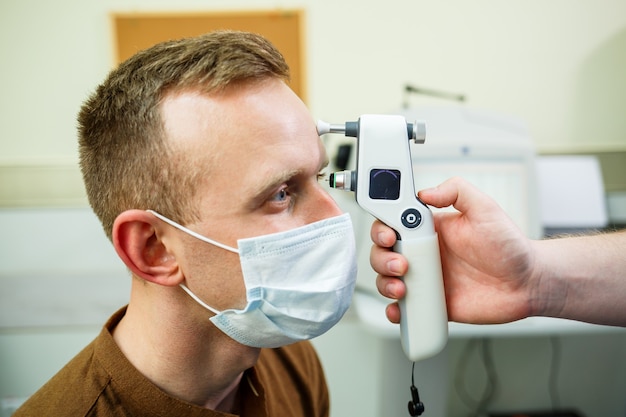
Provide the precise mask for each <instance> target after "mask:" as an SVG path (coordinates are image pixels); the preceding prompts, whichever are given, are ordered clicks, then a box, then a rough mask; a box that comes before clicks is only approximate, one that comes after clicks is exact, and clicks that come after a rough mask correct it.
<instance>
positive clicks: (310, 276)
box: [148, 210, 357, 348]
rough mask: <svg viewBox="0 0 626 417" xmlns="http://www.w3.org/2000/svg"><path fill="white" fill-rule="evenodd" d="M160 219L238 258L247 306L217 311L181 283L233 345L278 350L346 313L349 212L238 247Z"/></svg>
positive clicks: (351, 249)
mask: <svg viewBox="0 0 626 417" xmlns="http://www.w3.org/2000/svg"><path fill="white" fill-rule="evenodd" d="M148 211H149V212H150V213H152V214H154V215H155V216H157V217H158V218H160V219H161V220H163V221H165V222H167V223H169V224H170V225H172V226H174V227H176V228H178V229H179V230H182V231H183V232H185V233H188V234H189V235H191V236H194V237H196V238H198V239H200V240H202V241H204V242H207V243H210V244H212V245H215V246H218V247H220V248H223V249H225V250H229V251H231V252H235V253H238V254H239V259H240V262H241V270H242V272H243V280H244V283H245V286H246V299H247V305H246V307H245V308H244V309H241V310H238V309H227V310H223V311H219V310H217V309H214V308H213V307H211V306H209V305H207V304H206V303H205V302H203V301H202V300H201V299H200V298H199V297H197V296H196V295H195V294H194V293H193V292H191V290H189V288H187V287H186V286H185V285H184V284H181V285H180V286H181V287H182V288H183V289H184V290H185V291H186V292H187V293H188V294H189V295H190V296H191V297H192V298H193V299H194V300H196V301H197V302H198V303H199V304H200V305H202V306H203V307H204V308H206V309H207V310H209V311H211V312H213V313H215V316H213V317H211V318H210V320H211V322H213V324H215V326H217V327H218V328H219V329H220V330H222V331H223V332H224V333H226V334H227V335H228V336H230V337H231V338H232V339H234V340H236V341H237V342H239V343H241V344H244V345H247V346H252V347H268V348H272V347H278V346H284V345H288V344H290V343H294V342H297V341H300V340H308V339H312V338H314V337H317V336H319V335H321V334H323V333H325V332H326V331H327V330H329V329H330V328H331V327H333V326H334V325H335V324H337V322H338V321H339V320H340V319H341V317H342V316H343V315H344V313H345V312H346V311H347V310H348V307H349V306H350V302H351V299H352V294H353V292H354V286H355V283H356V272H357V271H356V269H357V268H356V249H355V242H354V234H353V231H352V222H351V221H350V216H349V214H347V213H346V214H343V215H340V216H337V217H332V218H329V219H325V220H321V221H318V222H315V223H311V224H308V225H306V226H302V227H298V228H295V229H292V230H288V231H286V232H279V233H273V234H269V235H263V236H257V237H252V238H247V239H239V240H238V241H237V247H238V249H235V248H232V247H230V246H227V245H224V244H221V243H219V242H216V241H214V240H211V239H209V238H207V237H204V236H202V235H200V234H198V233H196V232H194V231H192V230H189V229H187V228H186V227H184V226H181V225H180V224H178V223H176V222H174V221H172V220H170V219H168V218H166V217H164V216H162V215H160V214H158V213H156V212H154V211H152V210H148Z"/></svg>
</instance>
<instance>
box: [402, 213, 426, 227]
mask: <svg viewBox="0 0 626 417" xmlns="http://www.w3.org/2000/svg"><path fill="white" fill-rule="evenodd" d="M400 220H401V221H402V224H403V225H404V226H405V227H408V228H409V229H414V228H416V227H417V226H419V225H420V223H422V214H421V213H420V212H419V210H417V209H414V208H410V209H406V210H404V212H403V213H402V217H401V218H400Z"/></svg>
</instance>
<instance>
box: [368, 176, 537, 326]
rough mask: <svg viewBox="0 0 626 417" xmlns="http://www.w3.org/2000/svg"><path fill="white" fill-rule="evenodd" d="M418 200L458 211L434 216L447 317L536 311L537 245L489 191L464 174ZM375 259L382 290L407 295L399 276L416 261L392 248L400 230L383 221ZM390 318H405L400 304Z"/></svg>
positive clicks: (488, 318)
mask: <svg viewBox="0 0 626 417" xmlns="http://www.w3.org/2000/svg"><path fill="white" fill-rule="evenodd" d="M418 195H419V198H420V199H421V200H422V201H423V202H424V203H426V204H429V205H432V206H434V207H439V208H441V207H448V206H450V205H452V206H454V208H456V210H457V211H456V212H440V213H435V214H434V219H435V229H436V231H437V233H438V236H439V248H440V252H441V263H442V269H443V278H444V286H445V292H446V302H447V306H448V318H449V319H450V320H451V321H458V322H465V323H505V322H509V321H514V320H517V319H520V318H524V317H527V316H528V315H530V313H531V307H530V305H531V303H530V300H531V294H532V293H533V287H534V286H535V283H534V278H533V271H532V268H533V264H534V255H533V250H532V244H531V241H530V240H529V239H527V238H526V237H525V236H524V235H523V233H522V232H521V231H520V230H519V229H518V228H517V227H516V226H515V224H514V223H513V222H512V221H511V220H510V219H509V217H508V216H507V215H506V214H505V213H504V211H503V210H502V209H501V208H500V207H499V206H498V205H497V204H496V202H495V201H493V200H492V199H491V198H489V197H488V196H487V195H485V194H484V193H482V192H480V191H479V190H478V189H476V188H475V187H474V186H472V185H470V184H469V183H468V182H466V181H464V180H462V179H460V178H452V179H450V180H448V181H446V182H444V183H443V184H441V185H440V186H438V187H436V188H432V189H428V190H423V191H421V192H420V193H419V194H418ZM371 238H372V241H373V242H374V246H373V247H372V251H371V254H370V262H371V264H372V267H373V268H374V270H375V271H376V272H378V273H379V275H378V277H377V279H376V285H377V288H378V290H379V292H380V293H381V294H382V295H384V296H386V297H389V298H392V299H401V298H402V297H404V295H405V293H406V289H405V287H404V283H403V282H402V281H401V280H400V279H398V277H401V276H402V275H404V274H405V273H406V271H407V268H410V263H411V260H410V259H409V260H408V262H407V259H405V258H404V257H403V256H402V255H401V254H398V253H394V252H392V251H391V249H390V248H391V247H392V246H393V244H394V243H395V239H396V237H395V233H394V231H393V230H392V229H390V228H389V227H387V226H385V225H384V224H383V223H381V222H380V221H375V222H374V224H373V225H372V229H371ZM386 314H387V318H388V319H389V320H390V321H391V322H394V323H397V322H399V320H400V310H399V308H398V305H397V303H394V304H391V305H389V306H388V307H387V312H386Z"/></svg>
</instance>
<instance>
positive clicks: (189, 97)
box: [162, 80, 341, 309]
mask: <svg viewBox="0 0 626 417" xmlns="http://www.w3.org/2000/svg"><path fill="white" fill-rule="evenodd" d="M162 115H163V119H164V124H165V131H166V135H167V137H168V140H169V142H170V144H171V145H172V147H173V148H174V149H175V151H174V152H180V155H182V157H181V164H189V169H190V170H195V169H200V167H210V168H209V169H208V170H207V172H209V174H208V175H207V177H206V178H203V179H202V181H203V182H202V183H201V184H200V185H199V187H198V189H199V192H198V195H197V196H196V204H197V207H199V213H200V221H198V222H197V223H193V224H188V225H186V226H187V227H189V228H190V229H192V230H194V231H196V232H198V233H200V234H203V235H205V236H207V237H209V238H211V239H214V240H217V241H219V242H221V243H224V244H226V245H229V246H232V247H237V239H241V238H246V237H253V236H258V235H263V234H268V233H274V232H278V231H284V230H288V229H293V228H295V227H299V226H303V225H305V224H308V223H312V222H314V221H318V220H321V219H324V218H328V217H332V216H336V215H338V214H340V213H341V210H340V209H339V207H338V206H337V205H336V204H335V202H334V201H333V200H332V198H331V197H330V196H329V195H328V193H327V192H326V191H325V190H324V189H323V188H322V186H321V184H320V183H319V182H318V174H319V173H320V171H321V170H322V169H324V167H325V165H326V161H327V156H326V152H325V150H324V147H323V145H322V143H321V140H320V138H319V136H318V135H317V131H316V128H315V124H314V122H313V120H312V118H311V116H310V114H309V112H308V110H307V109H306V107H305V106H304V104H303V103H302V101H301V100H300V99H299V98H298V97H297V96H296V95H295V94H294V93H293V92H292V91H291V90H290V89H289V88H288V87H287V86H286V85H285V84H284V83H283V82H282V81H279V80H268V81H264V82H262V83H256V84H248V85H245V86H239V87H236V88H230V89H229V90H227V91H226V92H224V93H221V94H219V95H211V96H207V95H202V94H199V93H194V92H184V93H177V94H175V95H170V96H167V97H166V98H165V100H164V102H163V104H162ZM183 246H184V247H185V249H184V251H185V259H186V260H187V261H188V263H187V264H186V266H185V268H187V270H186V271H184V272H185V276H186V278H187V280H188V281H191V280H194V281H195V282H193V283H191V282H190V285H192V286H196V288H197V287H199V286H200V287H206V288H205V290H203V291H200V294H207V296H206V298H205V297H203V296H202V295H200V294H199V295H200V297H201V298H204V299H205V300H206V301H207V302H208V303H209V304H211V305H213V306H214V307H215V308H219V309H222V308H233V307H243V306H244V305H245V289H244V287H243V280H242V279H241V271H240V268H239V261H238V257H237V255H236V254H231V253H229V252H226V251H224V250H223V249H218V248H215V247H212V246H211V245H208V244H206V243H203V242H199V241H197V240H196V239H193V238H190V239H186V240H184V245H183ZM233 275H236V276H233ZM200 276H202V278H199V277H200ZM209 294H210V295H209ZM216 294H219V296H217V297H218V301H216V302H215V301H213V300H215V299H216Z"/></svg>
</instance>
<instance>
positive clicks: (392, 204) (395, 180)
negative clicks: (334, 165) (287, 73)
mask: <svg viewBox="0 0 626 417" xmlns="http://www.w3.org/2000/svg"><path fill="white" fill-rule="evenodd" d="M425 130H426V128H425V124H424V123H423V122H415V123H407V122H406V119H405V118H404V117H402V116H395V115H363V116H361V117H360V118H359V120H358V121H357V122H347V123H345V125H331V124H328V123H325V122H321V121H320V122H318V133H319V134H320V135H324V134H326V133H344V134H345V135H346V136H349V137H356V138H357V166H356V170H354V171H342V172H336V173H333V174H331V176H330V179H329V181H330V186H331V187H333V188H338V189H342V190H350V191H355V196H356V202H357V204H358V205H359V206H361V207H362V208H363V209H364V210H365V211H367V212H369V213H370V214H372V215H373V216H375V217H376V218H378V219H380V220H381V221H382V222H384V223H385V224H387V225H388V226H390V227H391V228H393V229H394V230H395V231H396V234H397V235H398V240H397V243H396V245H395V246H394V251H396V252H399V253H403V254H404V255H405V256H406V257H407V259H408V261H409V265H410V266H409V270H408V272H407V274H406V275H405V276H404V278H403V279H404V282H405V284H406V296H405V297H404V298H403V299H402V300H400V311H401V321H400V338H401V342H402V348H403V350H404V352H405V354H406V355H407V357H408V358H409V359H410V360H412V361H417V360H422V359H426V358H428V357H431V356H434V355H435V354H437V353H438V352H440V351H441V350H442V349H443V347H444V346H445V344H446V341H447V338H448V317H447V313H446V302H445V295H444V289H443V279H442V273H441V260H440V257H439V244H438V240H437V234H436V233H435V229H434V224H433V217H432V213H431V211H430V210H429V209H428V207H427V206H426V205H425V204H424V203H422V202H421V201H420V200H419V199H418V198H417V197H416V192H415V185H414V184H415V182H414V180H413V164H412V161H411V150H410V146H409V145H410V144H409V141H411V140H413V141H415V143H424V141H425Z"/></svg>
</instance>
